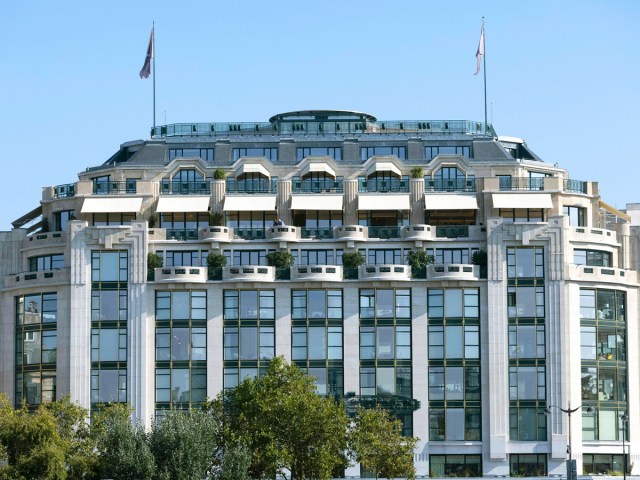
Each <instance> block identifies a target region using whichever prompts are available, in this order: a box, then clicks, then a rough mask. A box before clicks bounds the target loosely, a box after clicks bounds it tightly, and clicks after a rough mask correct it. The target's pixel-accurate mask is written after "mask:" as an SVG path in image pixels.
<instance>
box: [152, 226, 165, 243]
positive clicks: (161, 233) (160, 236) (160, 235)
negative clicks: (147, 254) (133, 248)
mask: <svg viewBox="0 0 640 480" xmlns="http://www.w3.org/2000/svg"><path fill="white" fill-rule="evenodd" d="M166 239H167V229H166V228H150V229H149V241H153V240H156V241H157V240H166Z"/></svg>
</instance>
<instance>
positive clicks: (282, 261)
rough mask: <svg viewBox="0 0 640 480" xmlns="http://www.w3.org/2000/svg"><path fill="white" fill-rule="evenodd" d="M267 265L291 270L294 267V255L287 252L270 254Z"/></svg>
mask: <svg viewBox="0 0 640 480" xmlns="http://www.w3.org/2000/svg"><path fill="white" fill-rule="evenodd" d="M267 265H269V266H272V267H276V268H290V267H291V265H293V255H291V253H289V252H286V251H279V252H271V253H268V254H267Z"/></svg>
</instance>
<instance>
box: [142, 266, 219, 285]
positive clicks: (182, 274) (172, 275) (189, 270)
mask: <svg viewBox="0 0 640 480" xmlns="http://www.w3.org/2000/svg"><path fill="white" fill-rule="evenodd" d="M154 275H155V277H154V278H155V281H156V282H174V283H205V282H206V281H207V267H161V268H156V269H155V272H154Z"/></svg>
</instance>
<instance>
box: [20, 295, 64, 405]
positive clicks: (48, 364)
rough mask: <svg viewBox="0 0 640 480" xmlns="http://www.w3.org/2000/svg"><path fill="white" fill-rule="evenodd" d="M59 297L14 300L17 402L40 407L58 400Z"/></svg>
mask: <svg viewBox="0 0 640 480" xmlns="http://www.w3.org/2000/svg"><path fill="white" fill-rule="evenodd" d="M57 303H58V302H57V295H56V294H55V293H37V294H30V295H21V296H18V297H15V308H16V313H15V315H16V316H15V321H16V336H15V347H16V352H15V381H16V383H15V402H16V406H20V405H21V404H22V403H26V404H28V405H39V404H41V403H49V402H53V401H55V399H56V395H55V393H56V387H55V385H56V361H57V324H56V319H57Z"/></svg>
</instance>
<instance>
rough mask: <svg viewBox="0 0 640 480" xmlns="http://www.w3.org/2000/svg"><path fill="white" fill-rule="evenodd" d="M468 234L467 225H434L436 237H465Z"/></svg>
mask: <svg viewBox="0 0 640 480" xmlns="http://www.w3.org/2000/svg"><path fill="white" fill-rule="evenodd" d="M468 236H469V226H468V225H439V226H436V237H437V238H465V237H468Z"/></svg>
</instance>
